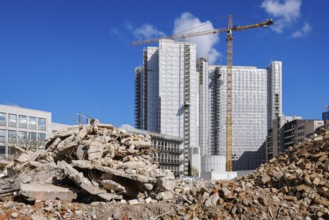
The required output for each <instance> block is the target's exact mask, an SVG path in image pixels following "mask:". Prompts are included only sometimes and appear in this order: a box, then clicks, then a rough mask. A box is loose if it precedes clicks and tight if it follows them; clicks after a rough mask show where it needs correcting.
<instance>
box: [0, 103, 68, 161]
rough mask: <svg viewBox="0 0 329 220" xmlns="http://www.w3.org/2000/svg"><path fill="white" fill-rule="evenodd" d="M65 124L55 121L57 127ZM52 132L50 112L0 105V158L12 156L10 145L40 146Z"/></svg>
mask: <svg viewBox="0 0 329 220" xmlns="http://www.w3.org/2000/svg"><path fill="white" fill-rule="evenodd" d="M65 126H67V125H63V124H59V123H56V128H57V129H62V128H64V127H65ZM52 133H53V130H52V114H51V112H47V111H39V110H33V109H27V108H21V107H18V106H10V105H0V158H2V159H10V158H12V156H13V154H14V153H15V151H14V148H12V146H18V147H22V148H39V147H42V144H43V141H44V140H45V139H46V138H47V137H48V136H49V135H51V134H52Z"/></svg>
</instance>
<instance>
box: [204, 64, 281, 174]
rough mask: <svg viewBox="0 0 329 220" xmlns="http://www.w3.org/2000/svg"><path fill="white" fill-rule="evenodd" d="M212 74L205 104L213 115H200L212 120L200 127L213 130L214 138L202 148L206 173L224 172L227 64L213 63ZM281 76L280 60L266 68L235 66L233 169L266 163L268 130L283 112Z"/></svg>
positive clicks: (247, 168) (212, 136)
mask: <svg viewBox="0 0 329 220" xmlns="http://www.w3.org/2000/svg"><path fill="white" fill-rule="evenodd" d="M198 71H199V72H201V71H202V70H200V69H198ZM208 74H209V75H208V78H209V82H208V84H207V85H208V86H207V87H208V89H209V94H208V97H206V98H205V99H204V100H201V102H203V103H201V105H202V106H206V107H208V108H209V109H208V110H205V112H206V113H208V114H209V115H210V117H207V116H200V118H204V120H208V123H201V126H200V129H201V133H202V134H203V133H210V137H208V140H209V143H207V144H203V145H202V147H201V148H202V150H201V152H202V154H201V156H202V172H224V171H225V163H223V160H224V161H225V160H226V105H227V96H226V91H227V88H226V80H227V67H226V66H209V67H208ZM281 75H282V63H281V62H279V61H273V62H272V63H271V64H270V65H269V66H268V67H267V68H266V69H260V68H256V67H253V66H233V68H232V78H233V79H232V81H233V88H232V89H233V96H232V109H233V110H232V118H233V125H232V128H233V134H232V137H233V138H232V139H233V140H232V141H233V143H232V146H233V147H232V148H233V151H232V152H233V153H232V160H233V170H251V169H255V168H256V167H257V166H259V165H260V164H261V163H264V162H265V160H266V158H265V155H266V153H265V150H266V136H267V131H268V129H270V128H271V127H272V120H273V119H275V118H277V117H279V116H281V115H282V79H281ZM207 118H208V119H207ZM203 129H206V131H203Z"/></svg>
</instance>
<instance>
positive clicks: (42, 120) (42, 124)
mask: <svg viewBox="0 0 329 220" xmlns="http://www.w3.org/2000/svg"><path fill="white" fill-rule="evenodd" d="M38 129H39V130H42V131H45V130H46V119H45V118H38Z"/></svg>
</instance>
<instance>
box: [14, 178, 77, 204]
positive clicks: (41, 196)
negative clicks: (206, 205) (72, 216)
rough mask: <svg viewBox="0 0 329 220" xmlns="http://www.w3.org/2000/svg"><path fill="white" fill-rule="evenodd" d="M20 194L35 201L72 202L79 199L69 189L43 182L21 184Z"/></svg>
mask: <svg viewBox="0 0 329 220" xmlns="http://www.w3.org/2000/svg"><path fill="white" fill-rule="evenodd" d="M19 194H20V195H23V196H26V197H29V198H30V199H33V200H42V201H46V200H56V199H60V200H64V201H72V200H74V199H76V198H77V194H76V193H75V192H73V191H72V190H70V189H69V188H65V187H60V186H55V185H53V184H48V183H42V182H31V183H27V184H21V186H20V188H19Z"/></svg>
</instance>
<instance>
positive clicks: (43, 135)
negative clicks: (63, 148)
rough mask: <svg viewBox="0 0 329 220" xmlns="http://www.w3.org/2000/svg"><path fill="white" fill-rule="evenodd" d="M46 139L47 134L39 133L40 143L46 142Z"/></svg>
mask: <svg viewBox="0 0 329 220" xmlns="http://www.w3.org/2000/svg"><path fill="white" fill-rule="evenodd" d="M45 139H46V134H45V133H38V141H44V140H45Z"/></svg>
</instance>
